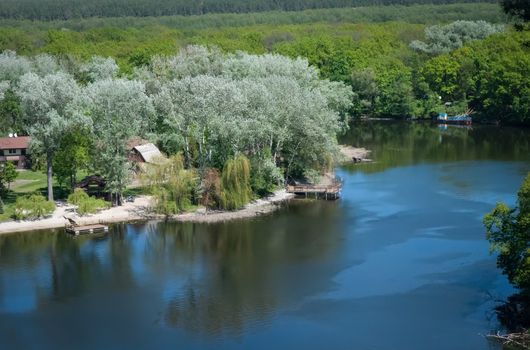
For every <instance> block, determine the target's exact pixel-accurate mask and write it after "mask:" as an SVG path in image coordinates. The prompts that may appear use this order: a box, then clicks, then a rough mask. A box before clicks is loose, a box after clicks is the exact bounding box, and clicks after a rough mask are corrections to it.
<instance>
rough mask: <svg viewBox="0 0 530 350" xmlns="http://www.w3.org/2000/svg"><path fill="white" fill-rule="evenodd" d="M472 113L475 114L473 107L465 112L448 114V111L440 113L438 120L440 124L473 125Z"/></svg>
mask: <svg viewBox="0 0 530 350" xmlns="http://www.w3.org/2000/svg"><path fill="white" fill-rule="evenodd" d="M471 114H473V110H472V109H468V110H467V111H466V112H465V113H463V114H459V115H455V116H451V117H450V116H448V115H447V113H439V114H438V118H436V121H437V122H438V124H458V125H471V123H472V122H473V119H471Z"/></svg>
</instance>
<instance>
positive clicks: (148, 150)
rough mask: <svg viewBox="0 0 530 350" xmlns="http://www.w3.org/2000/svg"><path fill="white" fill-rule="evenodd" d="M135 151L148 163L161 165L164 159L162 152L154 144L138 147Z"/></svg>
mask: <svg viewBox="0 0 530 350" xmlns="http://www.w3.org/2000/svg"><path fill="white" fill-rule="evenodd" d="M134 149H135V150H136V151H138V153H140V155H141V156H142V158H143V159H144V161H145V162H147V163H159V162H160V159H163V158H164V156H163V155H162V153H161V152H160V150H159V149H158V148H157V147H156V146H155V145H153V144H152V143H146V144H145V145H140V146H136V147H134ZM157 159H158V161H157Z"/></svg>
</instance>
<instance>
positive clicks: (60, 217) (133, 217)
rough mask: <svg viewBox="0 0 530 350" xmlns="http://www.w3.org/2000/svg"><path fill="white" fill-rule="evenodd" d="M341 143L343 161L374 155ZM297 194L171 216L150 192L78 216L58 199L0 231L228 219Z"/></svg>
mask: <svg viewBox="0 0 530 350" xmlns="http://www.w3.org/2000/svg"><path fill="white" fill-rule="evenodd" d="M339 147H340V152H341V154H342V157H343V164H344V163H348V162H351V161H352V158H357V159H358V160H359V161H361V162H370V161H371V159H368V158H366V157H367V156H368V155H369V154H370V150H367V149H365V148H356V147H351V146H345V145H340V146H339ZM354 161H355V159H354ZM339 166H340V164H339ZM294 197H295V195H294V194H293V193H287V191H286V190H285V189H281V190H278V191H276V192H274V193H273V194H272V195H271V196H269V197H265V198H260V199H257V200H254V201H252V202H250V203H248V204H247V205H245V206H244V207H243V208H242V209H239V210H236V211H223V210H206V208H199V209H198V210H196V211H194V212H186V213H182V214H177V215H172V216H169V217H166V216H165V215H160V214H154V213H152V212H151V211H150V210H149V207H150V204H151V200H152V197H151V196H138V197H137V198H135V200H134V202H126V203H124V204H123V205H122V206H119V207H112V208H109V209H105V210H102V211H100V212H98V213H96V214H91V215H87V216H78V215H77V214H76V213H75V207H74V206H72V205H69V204H66V203H65V202H56V204H57V209H56V210H55V212H54V213H53V214H52V215H51V216H49V217H46V218H43V219H38V220H25V221H14V220H13V221H5V222H0V235H2V234H7V233H15V232H26V231H38V230H46V229H56V228H64V227H66V224H67V223H68V221H67V220H66V219H65V216H66V217H70V218H72V219H74V220H75V221H76V222H77V223H78V224H79V225H93V224H112V223H119V222H135V221H148V220H168V221H174V222H195V223H217V222H225V221H231V220H238V219H247V218H253V217H257V216H260V215H264V214H269V213H271V212H273V211H275V210H277V209H278V208H279V205H280V204H281V203H284V202H287V201H289V200H291V199H293V198H294Z"/></svg>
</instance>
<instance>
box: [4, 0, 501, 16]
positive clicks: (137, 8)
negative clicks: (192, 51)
mask: <svg viewBox="0 0 530 350" xmlns="http://www.w3.org/2000/svg"><path fill="white" fill-rule="evenodd" d="M456 2H459V1H458V0H304V1H301V0H202V1H190V0H92V1H83V0H3V1H2V6H1V7H0V18H13V19H32V20H35V19H42V20H55V19H71V18H90V17H123V16H132V17H145V16H169V15H203V14H207V13H248V12H262V11H300V10H306V9H320V8H334V7H335V8H336V7H358V6H374V5H392V4H396V5H411V4H425V3H426V4H450V3H456ZM468 2H493V1H488V0H468Z"/></svg>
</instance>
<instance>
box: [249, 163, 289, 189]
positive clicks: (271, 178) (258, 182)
mask: <svg viewBox="0 0 530 350" xmlns="http://www.w3.org/2000/svg"><path fill="white" fill-rule="evenodd" d="M250 178H251V185H252V190H253V191H254V193H256V194H257V195H258V196H260V197H263V196H265V195H267V194H269V193H272V192H274V190H276V189H277V188H278V186H280V185H281V184H282V183H283V175H282V172H281V170H280V169H279V168H278V167H277V166H276V165H275V164H274V162H273V160H272V158H271V157H269V156H265V157H260V158H254V159H252V172H251V176H250Z"/></svg>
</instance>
